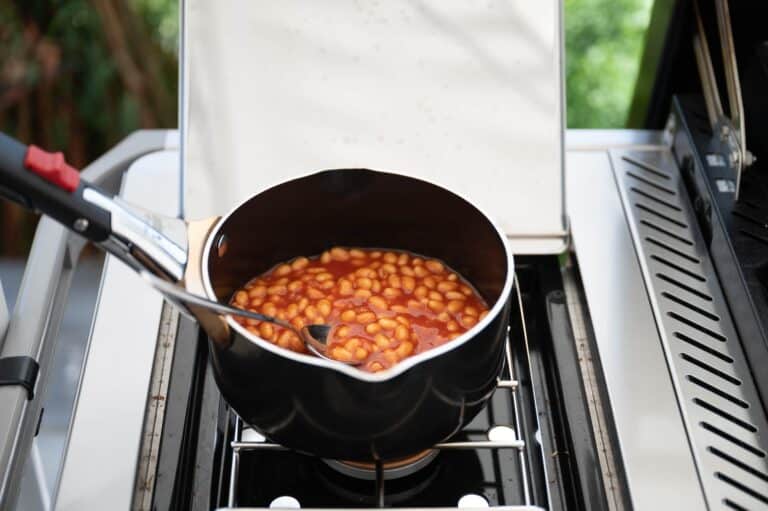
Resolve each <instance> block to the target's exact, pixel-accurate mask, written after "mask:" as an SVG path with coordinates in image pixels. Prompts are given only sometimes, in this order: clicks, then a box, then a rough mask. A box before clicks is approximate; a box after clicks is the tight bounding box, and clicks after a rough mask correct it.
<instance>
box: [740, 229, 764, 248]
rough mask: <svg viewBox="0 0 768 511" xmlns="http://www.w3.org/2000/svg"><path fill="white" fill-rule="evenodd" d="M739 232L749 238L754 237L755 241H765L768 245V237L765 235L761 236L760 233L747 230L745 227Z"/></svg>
mask: <svg viewBox="0 0 768 511" xmlns="http://www.w3.org/2000/svg"><path fill="white" fill-rule="evenodd" d="M739 232H740V233H741V234H743V235H745V236H747V237H749V238H752V239H753V240H755V241H759V242H761V243H765V244H766V245H768V238H766V237H764V236H760V235H759V234H755V233H753V232H749V231H747V230H745V229H739Z"/></svg>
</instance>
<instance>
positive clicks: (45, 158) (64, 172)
mask: <svg viewBox="0 0 768 511" xmlns="http://www.w3.org/2000/svg"><path fill="white" fill-rule="evenodd" d="M24 166H25V167H27V169H29V170H31V171H32V172H34V173H35V174H37V175H38V176H40V177H42V178H43V179H45V180H46V181H49V182H51V183H53V184H54V185H56V186H58V187H59V188H62V189H64V190H66V191H68V192H74V191H75V190H77V187H78V185H79V184H80V173H79V172H78V171H77V170H76V169H75V168H74V167H72V166H70V165H68V164H67V162H66V161H64V154H63V153H49V152H47V151H43V150H42V149H40V148H39V147H37V146H34V145H30V146H29V149H27V154H26V155H25V156H24Z"/></svg>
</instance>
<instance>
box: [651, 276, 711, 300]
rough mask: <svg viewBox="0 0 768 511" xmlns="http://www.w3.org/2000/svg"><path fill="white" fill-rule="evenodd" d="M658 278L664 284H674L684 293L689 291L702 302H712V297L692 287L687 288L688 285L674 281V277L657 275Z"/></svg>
mask: <svg viewBox="0 0 768 511" xmlns="http://www.w3.org/2000/svg"><path fill="white" fill-rule="evenodd" d="M656 276H657V277H658V278H659V279H661V280H663V281H664V282H666V283H668V284H672V285H673V286H677V287H679V288H680V289H682V290H684V291H688V292H689V293H691V294H692V295H695V296H698V297H699V298H701V299H702V300H706V301H708V302H711V301H712V297H711V296H709V295H708V294H706V293H702V292H701V291H698V290H696V289H693V288H692V287H691V286H687V285H685V284H683V283H682V282H680V281H679V280H676V279H673V278H672V277H670V276H668V275H664V274H663V273H657V274H656Z"/></svg>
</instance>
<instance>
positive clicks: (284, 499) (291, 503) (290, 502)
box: [269, 495, 301, 509]
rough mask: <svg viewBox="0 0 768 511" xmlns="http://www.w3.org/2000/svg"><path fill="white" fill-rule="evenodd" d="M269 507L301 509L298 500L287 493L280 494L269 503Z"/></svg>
mask: <svg viewBox="0 0 768 511" xmlns="http://www.w3.org/2000/svg"><path fill="white" fill-rule="evenodd" d="M269 507H270V508H271V509H301V504H299V501H298V500H296V499H294V498H293V497H290V496H288V495H282V496H280V497H277V498H276V499H275V500H273V501H272V502H270V503H269Z"/></svg>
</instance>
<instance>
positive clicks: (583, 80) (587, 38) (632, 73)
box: [565, 0, 653, 128]
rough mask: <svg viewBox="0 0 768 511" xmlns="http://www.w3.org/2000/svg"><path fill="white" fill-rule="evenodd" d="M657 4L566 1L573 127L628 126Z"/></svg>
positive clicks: (646, 0) (645, 1)
mask: <svg viewBox="0 0 768 511" xmlns="http://www.w3.org/2000/svg"><path fill="white" fill-rule="evenodd" d="M652 5H653V0H565V48H566V87H567V90H566V95H567V96H566V97H567V101H568V127H569V128H622V127H625V125H626V119H627V114H628V113H629V105H630V101H631V98H632V93H633V90H634V86H635V81H636V80H637V70H638V66H639V64H640V57H641V53H642V49H643V43H644V36H645V32H646V29H647V27H648V21H649V19H650V14H651V7H652Z"/></svg>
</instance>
